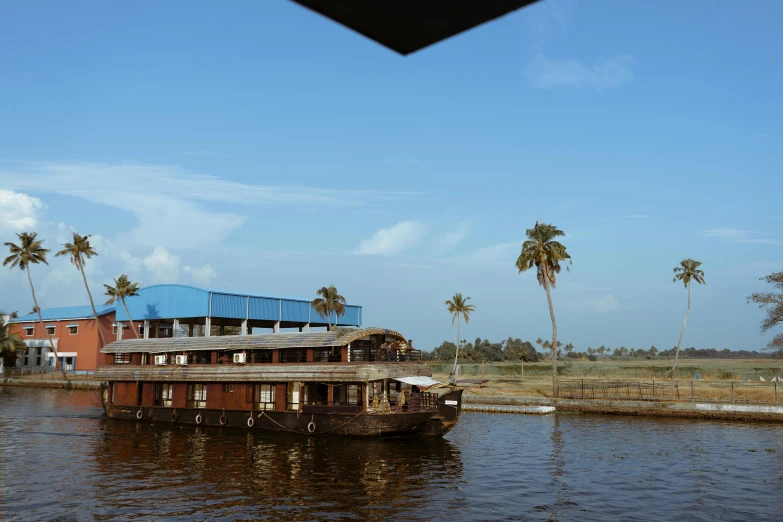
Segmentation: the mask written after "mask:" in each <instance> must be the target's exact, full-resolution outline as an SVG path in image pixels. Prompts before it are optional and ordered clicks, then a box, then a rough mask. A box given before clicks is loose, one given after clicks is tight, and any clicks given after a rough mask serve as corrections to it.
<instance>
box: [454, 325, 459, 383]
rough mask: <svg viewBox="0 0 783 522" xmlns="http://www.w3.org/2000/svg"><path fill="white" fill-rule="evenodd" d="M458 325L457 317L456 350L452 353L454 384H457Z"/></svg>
mask: <svg viewBox="0 0 783 522" xmlns="http://www.w3.org/2000/svg"><path fill="white" fill-rule="evenodd" d="M459 325H460V319H459V316H457V349H456V350H455V351H454V384H456V383H457V358H458V357H459V339H460V335H459Z"/></svg>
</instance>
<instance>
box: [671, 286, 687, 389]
mask: <svg viewBox="0 0 783 522" xmlns="http://www.w3.org/2000/svg"><path fill="white" fill-rule="evenodd" d="M690 313H691V285H690V284H688V311H687V312H685V319H684V320H683V322H682V329H680V340H679V341H677V349H676V350H675V351H674V365H673V366H672V371H670V372H669V379H673V378H674V370H676V369H677V359H678V358H679V357H680V346H681V345H682V336H683V334H684V333H685V323H687V322H688V316H689V315H690Z"/></svg>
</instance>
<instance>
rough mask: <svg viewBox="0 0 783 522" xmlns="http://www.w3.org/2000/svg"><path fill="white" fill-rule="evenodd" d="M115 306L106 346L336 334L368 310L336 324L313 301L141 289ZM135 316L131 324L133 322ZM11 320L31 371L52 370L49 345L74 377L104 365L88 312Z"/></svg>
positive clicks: (109, 313) (352, 311)
mask: <svg viewBox="0 0 783 522" xmlns="http://www.w3.org/2000/svg"><path fill="white" fill-rule="evenodd" d="M125 305H126V306H127V313H126V310H125V306H123V305H122V303H121V302H118V303H115V304H112V305H97V306H96V307H95V308H96V312H97V313H98V316H99V322H100V328H101V329H102V330H103V333H104V337H105V339H106V342H107V343H108V342H111V341H113V340H115V339H116V340H120V339H123V338H126V339H128V338H133V337H134V336H135V333H134V332H133V331H131V326H130V323H131V322H132V323H133V329H134V330H135V331H136V332H138V333H139V336H140V337H143V338H145V339H148V338H163V337H180V336H190V337H192V336H202V335H203V336H212V335H227V334H233V335H247V334H250V333H253V332H254V329H260V330H261V331H266V332H268V331H270V330H271V331H272V332H275V333H277V332H280V331H281V330H283V329H289V330H290V329H295V330H298V331H300V332H307V331H310V329H311V328H323V327H326V326H327V325H328V324H331V325H332V326H344V327H345V326H347V327H360V326H361V325H362V307H361V306H357V305H345V314H344V315H342V316H340V317H335V315H334V314H332V316H331V317H330V318H327V317H325V316H321V315H319V314H318V313H317V312H316V311H315V309H314V308H313V307H312V306H311V304H310V301H308V300H305V299H294V298H287V297H273V296H268V295H260V294H246V293H232V292H221V291H213V290H205V289H202V288H197V287H193V286H187V285H176V284H164V285H153V286H148V287H144V288H141V289H140V290H139V292H138V295H137V296H133V297H129V298H127V299H126V300H125ZM129 314H130V316H129ZM41 316H42V317H43V321H44V323H45V324H44V328H43V329H42V328H41V326H40V324H39V321H38V314H37V313H31V314H28V315H25V316H23V317H18V318H15V319H11V320H10V321H9V324H10V325H11V327H10V329H11V331H12V332H13V333H17V334H19V335H20V336H21V337H22V339H23V340H24V341H25V344H26V345H27V346H28V354H26V356H25V357H24V358H22V359H21V360H20V361H19V363H18V364H19V365H20V366H23V367H25V368H27V367H30V368H31V369H33V368H51V367H52V366H53V364H52V363H53V360H52V358H53V354H52V353H50V352H51V346H50V344H49V337H51V339H52V343H53V344H54V345H55V348H56V349H57V351H58V356H59V357H60V363H61V364H62V365H63V367H64V368H66V369H67V370H68V371H77V369H81V370H94V369H95V368H96V367H97V366H98V365H100V358H99V355H98V352H99V350H100V348H101V345H100V342H99V336H98V329H97V328H96V325H95V319H94V317H93V314H92V309H91V308H90V306H69V307H60V308H48V309H45V310H41Z"/></svg>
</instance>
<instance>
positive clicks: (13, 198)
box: [0, 190, 44, 232]
mask: <svg viewBox="0 0 783 522" xmlns="http://www.w3.org/2000/svg"><path fill="white" fill-rule="evenodd" d="M43 212H44V204H43V202H41V200H40V199H38V198H34V197H32V196H28V195H27V194H24V193H21V192H13V191H11V190H0V230H6V231H10V232H22V231H31V229H33V228H35V227H36V225H37V224H38V222H39V220H40V219H41V216H42V215H43Z"/></svg>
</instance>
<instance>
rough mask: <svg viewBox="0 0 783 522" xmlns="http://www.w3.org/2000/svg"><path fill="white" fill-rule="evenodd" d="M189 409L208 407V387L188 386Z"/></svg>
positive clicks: (200, 385) (199, 385) (202, 385)
mask: <svg viewBox="0 0 783 522" xmlns="http://www.w3.org/2000/svg"><path fill="white" fill-rule="evenodd" d="M187 404H188V408H206V407H207V385H206V384H188V403H187Z"/></svg>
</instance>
